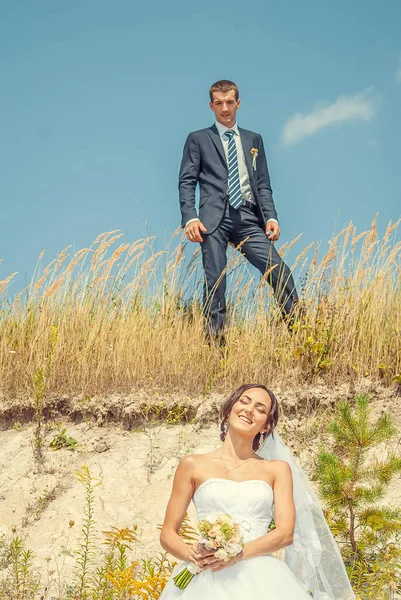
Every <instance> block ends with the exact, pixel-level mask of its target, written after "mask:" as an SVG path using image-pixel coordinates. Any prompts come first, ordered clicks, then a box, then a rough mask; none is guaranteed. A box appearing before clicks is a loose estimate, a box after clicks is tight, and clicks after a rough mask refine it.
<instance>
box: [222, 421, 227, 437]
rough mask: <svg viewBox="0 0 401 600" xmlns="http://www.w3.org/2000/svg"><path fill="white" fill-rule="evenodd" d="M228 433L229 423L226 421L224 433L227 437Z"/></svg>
mask: <svg viewBox="0 0 401 600" xmlns="http://www.w3.org/2000/svg"><path fill="white" fill-rule="evenodd" d="M227 431H228V423H227V421H224V423H223V432H224V435H227Z"/></svg>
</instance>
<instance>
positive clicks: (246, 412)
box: [228, 388, 271, 438]
mask: <svg viewBox="0 0 401 600" xmlns="http://www.w3.org/2000/svg"><path fill="white" fill-rule="evenodd" d="M270 408H271V398H270V396H269V394H268V393H267V392H266V391H265V390H263V389H261V388H251V389H249V390H245V392H244V393H243V394H242V396H241V397H240V398H239V400H238V401H237V402H236V403H235V404H234V406H233V407H232V409H231V413H230V416H229V418H228V422H229V425H230V428H231V427H232V428H233V429H234V430H237V431H242V432H244V433H245V432H247V433H249V436H250V437H252V438H254V437H255V435H257V434H258V433H259V432H261V433H264V432H265V431H266V422H267V418H268V416H269V413H270Z"/></svg>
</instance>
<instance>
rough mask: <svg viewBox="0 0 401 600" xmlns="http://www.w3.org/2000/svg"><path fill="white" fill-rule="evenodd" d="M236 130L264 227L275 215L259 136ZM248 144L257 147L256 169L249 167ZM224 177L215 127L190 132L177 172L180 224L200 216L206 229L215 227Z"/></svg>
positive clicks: (224, 187) (222, 198) (220, 211)
mask: <svg viewBox="0 0 401 600" xmlns="http://www.w3.org/2000/svg"><path fill="white" fill-rule="evenodd" d="M239 132H240V135H241V143H242V147H243V150H244V155H245V161H246V166H247V168H248V174H249V181H250V184H251V188H252V194H253V197H254V199H255V201H256V204H257V208H258V213H259V219H260V222H261V227H263V229H264V228H265V225H266V222H267V221H268V220H269V219H277V213H276V209H275V207H274V202H273V197H272V189H271V187H270V178H269V171H268V168H267V162H266V155H265V150H264V147H263V140H262V136H261V135H260V134H259V133H254V132H253V131H248V130H247V129H242V128H239ZM251 148H257V149H258V157H257V160H256V171H255V170H254V169H253V167H252V156H251ZM227 180H228V171H227V161H226V157H225V154H224V148H223V144H222V142H221V139H220V135H219V133H218V131H217V127H216V126H215V125H213V126H212V127H208V128H207V129H200V130H199V131H194V132H193V133H190V134H189V136H188V137H187V141H186V142H185V146H184V153H183V157H182V162H181V169H180V176H179V191H180V207H181V216H182V221H181V224H182V226H183V227H185V224H186V223H187V221H189V220H190V219H194V218H196V217H199V219H200V220H201V221H202V223H203V224H204V226H205V227H206V229H207V233H212V232H213V231H214V230H215V229H217V227H218V226H219V223H220V221H221V218H222V216H223V212H224V209H225V205H226V194H227ZM198 182H199V187H200V197H199V215H198V214H197V213H196V209H195V188H196V184H197V183H198Z"/></svg>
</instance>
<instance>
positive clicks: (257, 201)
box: [179, 80, 298, 338]
mask: <svg viewBox="0 0 401 600" xmlns="http://www.w3.org/2000/svg"><path fill="white" fill-rule="evenodd" d="M209 94H210V108H211V110H212V111H213V112H214V114H215V117H216V122H215V124H214V125H213V126H212V127H208V128H206V129H201V130H199V131H194V132H193V133H190V134H189V136H188V138H187V141H186V143H185V147H184V153H183V158H182V163H181V169H180V176H179V191H180V207H181V215H182V226H183V227H184V228H185V234H186V237H187V238H188V240H189V241H190V242H199V243H200V244H201V249H202V262H203V268H204V271H205V287H204V312H205V317H206V321H207V333H208V335H209V336H210V337H212V338H215V337H217V338H218V337H220V336H221V335H222V333H223V327H224V319H225V314H226V300H225V292H226V276H225V269H226V266H227V256H226V253H227V245H228V243H229V242H231V243H232V244H234V245H235V246H239V248H240V251H241V252H242V253H243V254H244V255H245V257H246V258H247V260H249V262H250V263H251V264H252V265H254V266H255V267H256V268H257V269H259V271H260V272H261V273H262V275H263V274H265V273H266V271H268V270H269V271H270V272H269V274H268V278H267V281H268V282H269V283H270V285H271V286H272V287H273V290H274V294H275V296H276V298H277V301H278V302H279V306H280V310H281V312H282V315H283V317H284V318H285V319H286V320H287V321H288V323H289V324H290V323H291V322H292V318H293V313H294V309H295V305H296V303H297V301H298V295H297V291H296V289H295V284H294V280H293V277H292V274H291V272H290V270H289V268H288V267H287V265H286V264H285V263H284V262H283V261H282V260H281V258H280V256H279V254H278V252H277V250H276V249H275V247H274V244H273V242H275V241H276V240H278V239H279V235H280V227H279V224H278V221H277V213H276V209H275V207H274V202H273V197H272V189H271V186H270V178H269V172H268V168H267V162H266V156H265V150H264V147H263V141H262V137H261V136H260V135H259V134H258V133H254V132H252V131H247V130H246V129H242V128H240V127H238V125H237V122H236V113H237V110H238V109H239V107H240V100H239V91H238V87H237V86H236V85H235V83H233V82H232V81H227V80H222V81H217V82H216V83H215V84H213V85H212V87H211V88H210V90H209ZM198 183H199V187H200V199H199V215H198V214H197V212H196V208H195V188H196V185H197V184H198Z"/></svg>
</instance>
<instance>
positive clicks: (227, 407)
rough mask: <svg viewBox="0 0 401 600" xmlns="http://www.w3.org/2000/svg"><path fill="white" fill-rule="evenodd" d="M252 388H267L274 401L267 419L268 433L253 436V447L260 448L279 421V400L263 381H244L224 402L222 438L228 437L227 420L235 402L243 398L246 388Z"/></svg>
mask: <svg viewBox="0 0 401 600" xmlns="http://www.w3.org/2000/svg"><path fill="white" fill-rule="evenodd" d="M251 388H261V389H262V390H265V392H267V393H268V394H269V396H270V399H271V402H272V403H271V407H270V411H269V414H268V415H267V421H266V426H267V430H266V433H265V434H260V433H258V434H257V435H255V437H254V438H253V443H252V447H253V449H254V450H258V449H259V446H260V445H261V444H260V443H261V441H264V440H265V439H266V438H267V437H269V435H272V434H273V431H274V428H275V427H276V425H277V421H278V402H277V398H276V396H275V395H274V394H273V392H271V391H270V390H268V389H267V387H266V386H265V385H263V384H261V383H244V384H243V385H241V386H240V387H239V388H238V389H237V390H235V392H233V393H232V394H231V396H229V397H228V398H227V400H225V402H223V404H222V407H221V409H220V418H221V424H220V439H221V440H222V441H223V442H224V440H225V438H226V435H227V420H228V417H229V416H230V413H231V409H232V407H233V406H234V404H235V403H236V402H238V400H239V399H240V398H241V396H242V394H243V393H244V392H245V391H246V390H250V389H251ZM261 437H262V440H261V439H260V438H261Z"/></svg>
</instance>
